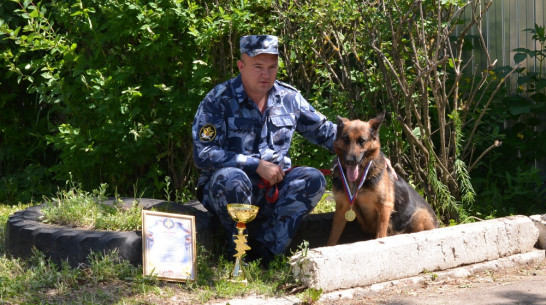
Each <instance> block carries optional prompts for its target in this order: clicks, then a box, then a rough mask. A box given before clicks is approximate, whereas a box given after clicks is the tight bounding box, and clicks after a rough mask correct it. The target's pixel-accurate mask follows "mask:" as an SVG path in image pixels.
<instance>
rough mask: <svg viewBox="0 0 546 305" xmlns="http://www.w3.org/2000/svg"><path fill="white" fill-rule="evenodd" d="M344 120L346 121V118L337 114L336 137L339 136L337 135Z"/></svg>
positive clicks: (341, 128)
mask: <svg viewBox="0 0 546 305" xmlns="http://www.w3.org/2000/svg"><path fill="white" fill-rule="evenodd" d="M345 122H347V119H346V118H342V117H341V116H339V115H338V116H337V134H336V139H337V138H338V137H339V135H340V134H341V131H342V130H343V125H345Z"/></svg>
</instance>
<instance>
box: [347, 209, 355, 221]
mask: <svg viewBox="0 0 546 305" xmlns="http://www.w3.org/2000/svg"><path fill="white" fill-rule="evenodd" d="M355 217H356V213H355V211H353V209H352V207H351V209H350V210H348V211H347V212H345V220H347V221H353V220H355Z"/></svg>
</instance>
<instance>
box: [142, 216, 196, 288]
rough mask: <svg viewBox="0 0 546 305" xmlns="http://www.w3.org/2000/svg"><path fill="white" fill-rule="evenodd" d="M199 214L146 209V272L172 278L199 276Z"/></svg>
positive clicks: (164, 278) (143, 230) (161, 277)
mask: <svg viewBox="0 0 546 305" xmlns="http://www.w3.org/2000/svg"><path fill="white" fill-rule="evenodd" d="M195 244H196V242H195V217H194V216H191V215H181V214H172V213H163V212H154V211H148V210H142V260H143V262H142V269H143V273H144V275H153V276H157V278H159V279H163V280H168V281H186V280H195V277H196V250H195Z"/></svg>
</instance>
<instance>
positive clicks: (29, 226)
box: [6, 198, 217, 267]
mask: <svg viewBox="0 0 546 305" xmlns="http://www.w3.org/2000/svg"><path fill="white" fill-rule="evenodd" d="M133 200H134V199H132V198H123V202H124V205H126V206H131V205H132V202H133ZM113 202H114V200H113V199H110V200H108V201H107V202H105V204H113ZM138 202H139V205H140V206H141V207H142V208H143V209H151V208H152V207H153V208H156V209H158V210H161V211H166V212H170V213H180V214H186V215H188V214H189V215H193V216H195V225H196V231H197V242H198V244H200V245H203V246H204V247H205V248H208V247H210V246H211V245H212V242H213V240H212V235H211V234H210V233H211V232H213V231H215V230H216V228H215V227H214V226H213V225H214V223H217V222H214V221H212V220H211V218H212V215H211V214H210V213H208V212H207V210H206V209H205V208H204V207H203V206H202V205H201V203H200V202H199V201H196V200H194V201H190V202H187V203H185V204H181V203H176V202H168V201H164V200H156V199H146V198H143V199H139V200H138ZM41 209H42V205H39V206H33V207H29V208H27V209H25V210H22V211H19V212H16V213H14V214H13V215H11V216H10V217H9V219H8V222H7V225H6V246H7V250H8V251H9V253H10V254H12V255H14V256H16V257H22V258H28V257H30V256H31V255H32V249H33V248H36V249H38V250H39V251H41V252H43V253H44V254H45V255H46V256H47V257H48V258H50V259H51V260H52V261H53V262H55V263H56V264H58V265H60V264H61V263H62V262H64V261H67V262H68V263H69V264H70V266H72V267H76V266H78V265H80V264H88V263H89V262H88V256H89V254H90V253H91V252H98V253H108V252H111V251H114V250H116V251H117V252H118V256H119V257H120V258H121V259H124V260H128V261H129V262H130V263H131V264H133V265H135V266H138V265H141V264H142V238H141V237H142V232H141V231H97V230H82V229H72V228H67V227H62V226H56V225H49V224H45V223H43V222H42V221H41V218H42V217H43V214H42V212H41Z"/></svg>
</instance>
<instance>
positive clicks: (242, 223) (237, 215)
mask: <svg viewBox="0 0 546 305" xmlns="http://www.w3.org/2000/svg"><path fill="white" fill-rule="evenodd" d="M227 210H228V213H229V216H231V218H232V219H233V220H234V221H235V222H237V231H238V232H237V235H233V237H234V241H235V250H237V253H235V255H233V256H234V257H235V258H236V259H235V266H234V267H233V271H231V280H233V281H236V282H246V277H245V275H244V272H243V269H242V267H241V261H242V256H243V255H244V254H245V252H246V250H250V247H249V246H248V245H247V244H246V242H247V240H246V237H247V236H248V235H244V234H243V231H244V230H245V229H246V224H247V223H249V222H251V221H252V220H254V218H256V215H258V210H259V208H258V207H257V206H255V205H251V204H243V203H231V204H228V205H227Z"/></svg>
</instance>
